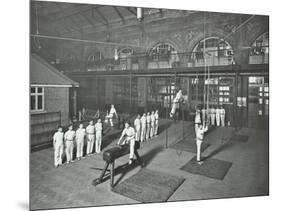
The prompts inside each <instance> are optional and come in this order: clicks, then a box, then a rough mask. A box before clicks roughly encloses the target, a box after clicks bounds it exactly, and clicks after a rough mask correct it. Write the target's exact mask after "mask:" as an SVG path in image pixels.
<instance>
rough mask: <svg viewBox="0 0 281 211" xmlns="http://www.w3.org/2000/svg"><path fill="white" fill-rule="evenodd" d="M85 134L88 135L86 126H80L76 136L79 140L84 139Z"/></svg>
mask: <svg viewBox="0 0 281 211" xmlns="http://www.w3.org/2000/svg"><path fill="white" fill-rule="evenodd" d="M85 135H86V130H85V128H78V129H77V130H76V134H75V137H76V139H77V140H84V138H85Z"/></svg>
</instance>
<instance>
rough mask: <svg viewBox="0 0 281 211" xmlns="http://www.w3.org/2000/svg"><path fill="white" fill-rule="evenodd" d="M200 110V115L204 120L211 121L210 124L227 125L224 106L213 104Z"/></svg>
mask: <svg viewBox="0 0 281 211" xmlns="http://www.w3.org/2000/svg"><path fill="white" fill-rule="evenodd" d="M199 111H200V110H199ZM200 112H201V113H200V115H201V116H202V122H210V124H211V125H213V126H215V125H216V126H222V127H224V126H225V109H224V108H223V106H220V107H219V106H218V107H215V106H211V107H210V108H209V109H206V107H204V108H202V109H201V111H200ZM200 118H201V117H200Z"/></svg>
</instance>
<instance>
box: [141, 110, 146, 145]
mask: <svg viewBox="0 0 281 211" xmlns="http://www.w3.org/2000/svg"><path fill="white" fill-rule="evenodd" d="M140 121H141V142H144V141H145V140H146V114H145V113H143V115H142V117H141V120H140Z"/></svg>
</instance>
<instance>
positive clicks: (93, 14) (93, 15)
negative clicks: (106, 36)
mask: <svg viewBox="0 0 281 211" xmlns="http://www.w3.org/2000/svg"><path fill="white" fill-rule="evenodd" d="M94 10H95V8H92V18H93V19H94V20H96V21H98V22H100V23H101V24H103V25H105V26H107V25H106V23H104V22H103V21H101V20H100V19H99V18H95V13H94Z"/></svg>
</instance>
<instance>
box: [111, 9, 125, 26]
mask: <svg viewBox="0 0 281 211" xmlns="http://www.w3.org/2000/svg"><path fill="white" fill-rule="evenodd" d="M112 7H113V9H114V10H115V12H116V13H117V14H118V16H119V17H120V19H121V20H122V22H123V23H125V19H124V17H123V15H122V14H121V12H120V11H119V10H118V8H117V7H115V6H112Z"/></svg>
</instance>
